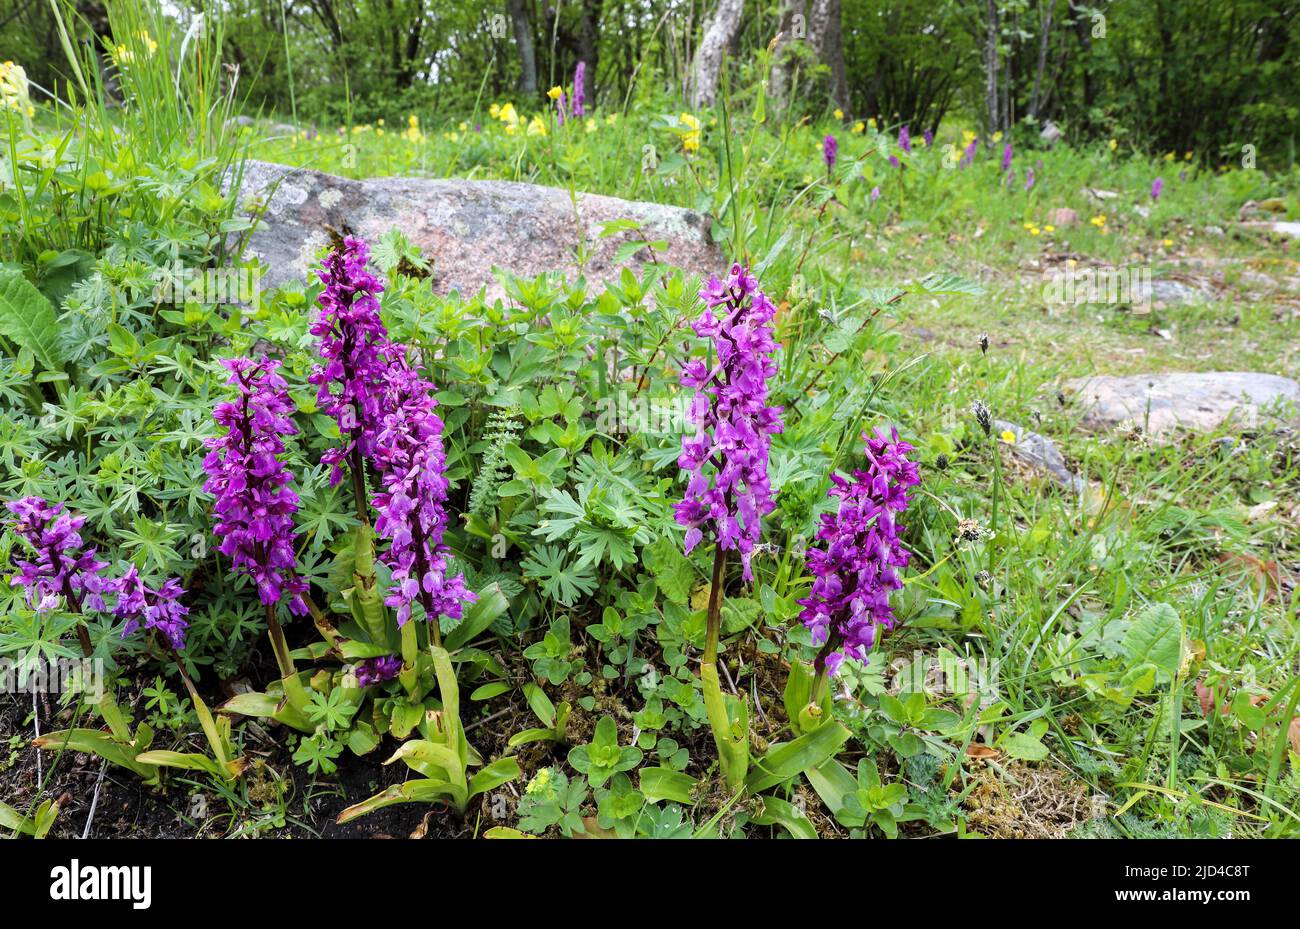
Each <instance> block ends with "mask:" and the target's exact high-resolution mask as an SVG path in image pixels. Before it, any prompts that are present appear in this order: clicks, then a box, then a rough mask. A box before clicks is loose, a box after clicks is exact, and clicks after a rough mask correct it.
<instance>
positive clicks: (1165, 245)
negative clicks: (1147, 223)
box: [1163, 239, 1174, 248]
mask: <svg viewBox="0 0 1300 929" xmlns="http://www.w3.org/2000/svg"><path fill="white" fill-rule="evenodd" d="M1173 244H1174V240H1173V239H1165V241H1164V243H1163V245H1164V247H1165V248H1169V247H1170V246H1172V245H1173Z"/></svg>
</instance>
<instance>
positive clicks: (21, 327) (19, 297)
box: [0, 269, 64, 371]
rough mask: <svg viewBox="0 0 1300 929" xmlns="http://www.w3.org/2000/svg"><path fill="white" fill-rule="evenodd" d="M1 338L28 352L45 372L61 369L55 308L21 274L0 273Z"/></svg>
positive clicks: (61, 362) (15, 272) (1, 271)
mask: <svg viewBox="0 0 1300 929" xmlns="http://www.w3.org/2000/svg"><path fill="white" fill-rule="evenodd" d="M0 335H3V336H6V337H7V338H9V339H12V340H13V341H14V342H15V343H16V344H17V345H18V347H19V348H25V349H27V350H28V351H30V352H31V353H32V354H33V355H35V356H36V360H37V361H39V362H40V363H41V367H43V368H45V369H46V370H49V371H56V370H58V369H59V368H62V367H63V361H64V359H63V355H62V353H61V352H60V351H59V324H58V318H57V316H56V315H55V313H54V307H53V306H51V305H50V301H49V300H47V299H46V298H45V295H44V294H43V293H41V292H40V291H39V290H37V289H36V287H35V286H33V285H32V283H31V282H30V281H29V280H27V278H25V277H23V275H22V272H20V271H14V270H10V269H6V270H0Z"/></svg>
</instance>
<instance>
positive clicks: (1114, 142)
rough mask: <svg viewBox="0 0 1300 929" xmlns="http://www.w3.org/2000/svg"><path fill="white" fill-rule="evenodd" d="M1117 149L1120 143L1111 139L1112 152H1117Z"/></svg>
mask: <svg viewBox="0 0 1300 929" xmlns="http://www.w3.org/2000/svg"><path fill="white" fill-rule="evenodd" d="M1117 148H1119V142H1117V141H1116V140H1114V139H1111V140H1110V150H1111V151H1112V152H1113V151H1115V149H1117Z"/></svg>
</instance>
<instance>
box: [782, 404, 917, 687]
mask: <svg viewBox="0 0 1300 929" xmlns="http://www.w3.org/2000/svg"><path fill="white" fill-rule="evenodd" d="M863 438H864V439H865V440H866V448H865V454H866V458H867V467H866V468H865V469H859V470H855V471H854V472H853V479H852V480H851V481H849V480H845V479H844V478H842V477H840V476H839V475H838V474H835V475H832V476H831V482H832V484H833V485H834V486H832V487H831V490H830V496H832V497H838V498H839V500H840V504H839V509H838V510H837V511H836V512H834V513H825V514H823V515H822V517H821V526H820V527H819V528H818V530H817V536H816V538H817V541H818V542H819V543H823V544H821V545H820V546H818V547H815V548H811V549H809V551H808V570H809V572H810V573H811V574H812V575H813V578H814V580H813V585H812V590H811V591H810V592H809V594H808V596H807V597H806V598H804V599H802V600H800V601H798V602H799V604H800V605H801V606H802V607H803V608H804V609H803V612H802V613H801V614H800V615H801V618H802V619H803V622H804V625H805V626H807V627H808V628H809V629H810V630H811V631H812V639H813V644H815V645H820V646H821V651H820V652H819V654H818V656H817V662H816V671H817V672H818V674H819V675H820V674H823V673H824V674H825V675H830V676H833V675H834V674H835V673H836V672H837V671H838V670H839V667H840V665H841V664H842V663H843V662H844V660H845V659H846V658H853V659H856V660H858V661H862V662H865V661H866V660H867V653H868V652H869V651H870V650H871V648H872V647H873V646H874V645H875V644H876V642H877V641H878V640H879V638H880V633H881V631H882V630H886V629H890V628H892V627H893V625H894V621H895V618H894V611H893V608H892V607H891V606H890V603H889V594H890V591H893V590H898V589H899V588H901V587H902V586H903V582H902V580H901V579H900V578H899V575H898V572H899V570H900V569H902V568H905V567H907V562H908V558H909V553H908V551H907V549H906V548H904V547H903V543H902V541H901V539H900V536H901V534H902V531H903V528H902V527H901V526H900V525H898V523H897V515H898V514H899V513H901V512H903V511H904V510H906V509H907V507H908V504H909V502H910V499H911V498H910V497H909V495H908V490H909V488H911V487H914V486H916V485H917V484H919V483H920V481H921V479H920V475H919V473H918V471H917V466H916V464H915V463H914V462H912V461H910V460H909V459H908V457H907V453H908V452H910V451H912V446H911V445H909V444H908V443H907V442H904V441H902V440H900V439H899V437H898V430H897V429H893V430H891V431H890V432H888V433H887V432H886V431H885V430H884V429H883V428H878V429H877V430H876V432H875V434H874V435H863Z"/></svg>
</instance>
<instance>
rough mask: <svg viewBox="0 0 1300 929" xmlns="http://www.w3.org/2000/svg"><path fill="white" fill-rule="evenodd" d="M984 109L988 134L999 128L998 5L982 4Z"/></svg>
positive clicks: (993, 1)
mask: <svg viewBox="0 0 1300 929" xmlns="http://www.w3.org/2000/svg"><path fill="white" fill-rule="evenodd" d="M984 109H985V110H986V112H987V116H988V122H989V132H990V133H994V132H997V131H998V130H999V129H1000V128H1001V125H1000V124H1001V122H1002V118H1001V116H1002V108H1001V107H1000V106H999V105H998V3H997V0H985V3H984Z"/></svg>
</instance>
